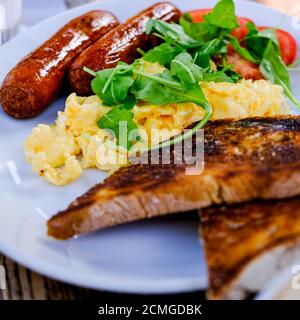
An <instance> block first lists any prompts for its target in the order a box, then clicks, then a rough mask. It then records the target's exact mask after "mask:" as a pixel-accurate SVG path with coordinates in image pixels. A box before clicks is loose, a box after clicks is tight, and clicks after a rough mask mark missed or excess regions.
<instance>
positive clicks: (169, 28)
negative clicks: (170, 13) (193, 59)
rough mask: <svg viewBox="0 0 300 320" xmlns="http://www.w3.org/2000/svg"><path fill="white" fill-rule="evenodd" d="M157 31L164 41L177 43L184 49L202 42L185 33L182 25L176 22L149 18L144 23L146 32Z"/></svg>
mask: <svg viewBox="0 0 300 320" xmlns="http://www.w3.org/2000/svg"><path fill="white" fill-rule="evenodd" d="M155 31H156V32H158V34H159V35H160V37H162V38H163V39H164V40H165V42H166V43H168V44H172V45H177V46H180V47H182V48H185V49H191V48H197V47H199V45H201V44H202V42H199V41H197V40H195V39H193V38H191V37H190V36H189V35H188V34H186V33H185V31H184V29H183V27H182V26H180V25H179V24H176V23H167V22H164V21H162V20H156V19H151V20H150V21H148V23H147V25H146V33H147V34H151V33H153V32H155Z"/></svg>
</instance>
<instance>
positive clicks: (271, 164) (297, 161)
mask: <svg viewBox="0 0 300 320" xmlns="http://www.w3.org/2000/svg"><path fill="white" fill-rule="evenodd" d="M171 154H172V153H171ZM204 154H205V169H204V172H203V173H202V174H201V175H199V176H188V175H186V174H185V169H186V168H187V167H188V166H189V165H187V164H185V163H183V164H181V165H175V164H172V163H171V164H169V165H162V164H158V165H152V164H146V165H142V164H140V165H131V166H128V167H124V168H122V169H120V170H119V171H118V172H116V173H115V174H113V175H112V176H110V177H109V178H108V179H106V180H105V181H104V182H103V183H102V184H99V185H96V186H95V187H93V188H92V189H91V190H90V191H88V192H87V193H86V194H85V195H83V196H82V197H80V198H78V199H77V200H76V201H74V202H73V203H72V204H71V205H70V206H69V208H68V209H67V210H65V211H62V212H60V213H59V214H57V215H56V216H54V217H53V218H52V219H50V220H49V222H48V233H49V235H51V236H54V237H56V238H60V239H65V238H68V237H71V236H73V235H75V234H79V233H85V232H90V231H93V230H97V229H101V228H105V227H109V226H114V225H117V224H121V223H125V222H129V221H134V220H139V219H144V218H148V217H153V216H159V215H164V214H169V213H175V212H182V211H187V210H193V209H197V208H204V207H208V206H211V205H212V204H214V203H217V204H220V203H224V202H225V203H237V202H243V201H249V200H252V199H255V198H263V199H271V198H285V197H292V196H295V195H298V194H300V117H297V116H290V117H273V118H252V119H244V120H237V121H235V120H219V121H214V122H211V123H209V124H208V125H207V126H206V127H205V141H204ZM173 157H174V154H173Z"/></svg>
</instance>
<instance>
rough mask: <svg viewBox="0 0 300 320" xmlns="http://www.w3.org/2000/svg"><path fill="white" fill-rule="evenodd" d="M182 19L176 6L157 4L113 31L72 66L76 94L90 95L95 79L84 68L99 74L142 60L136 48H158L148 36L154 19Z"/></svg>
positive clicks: (71, 82)
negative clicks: (107, 69)
mask: <svg viewBox="0 0 300 320" xmlns="http://www.w3.org/2000/svg"><path fill="white" fill-rule="evenodd" d="M180 15H181V13H180V11H179V10H178V9H177V8H176V7H175V6H174V5H172V4H170V3H167V2H164V3H158V4H155V5H154V6H152V7H149V8H148V9H146V10H144V11H142V12H141V13H139V14H138V15H136V16H134V17H132V18H131V19H129V20H127V21H126V22H125V23H124V24H120V25H119V26H118V27H117V28H115V29H114V30H112V31H110V32H109V33H108V34H107V35H105V36H104V37H102V38H101V39H100V40H98V41H96V42H95V43H94V44H93V45H91V46H90V47H89V48H88V49H86V50H85V51H84V52H83V53H81V54H80V56H79V57H78V58H77V59H76V60H75V61H74V63H73V64H72V66H71V68H70V70H69V81H70V84H71V87H72V88H73V90H74V91H75V92H76V93H77V94H78V95H80V96H88V95H91V94H92V89H91V80H92V79H93V77H92V76H91V75H89V74H88V73H87V72H85V71H84V70H83V67H88V68H90V69H92V70H95V71H98V70H102V69H106V68H112V67H114V66H116V64H117V63H118V61H123V62H126V63H132V62H133V61H134V60H135V59H136V58H137V57H139V54H138V52H137V48H141V49H142V50H147V49H149V48H151V47H153V46H154V45H156V44H157V41H158V40H157V38H156V37H153V36H149V35H146V34H145V27H146V24H147V22H148V21H149V20H150V19H151V18H156V19H161V20H164V21H167V22H171V21H174V22H176V21H178V19H179V17H180Z"/></svg>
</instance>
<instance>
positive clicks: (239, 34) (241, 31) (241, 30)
mask: <svg viewBox="0 0 300 320" xmlns="http://www.w3.org/2000/svg"><path fill="white" fill-rule="evenodd" d="M238 22H239V25H240V26H239V27H238V28H236V29H234V30H232V31H231V35H232V36H234V37H235V38H237V39H238V40H240V41H241V40H243V39H244V38H245V37H246V36H247V34H248V28H247V24H248V23H249V22H252V23H253V21H252V20H251V19H248V18H244V17H238Z"/></svg>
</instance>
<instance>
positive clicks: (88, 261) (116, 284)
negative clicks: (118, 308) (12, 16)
mask: <svg viewBox="0 0 300 320" xmlns="http://www.w3.org/2000/svg"><path fill="white" fill-rule="evenodd" d="M155 2H156V1H155V0H139V1H135V2H134V4H133V2H132V1H127V0H113V1H106V2H104V3H98V4H91V5H87V6H83V7H79V8H76V9H74V10H70V11H67V12H65V13H63V14H60V15H58V16H56V17H54V18H51V19H49V20H47V21H44V22H42V23H40V24H38V25H36V26H35V27H33V28H31V29H28V30H26V31H24V32H23V33H22V34H21V35H19V36H18V37H16V38H14V39H13V40H12V41H10V42H9V43H7V44H5V45H4V46H2V47H0V63H1V68H0V80H1V81H2V79H3V77H4V76H5V74H6V73H7V72H8V70H9V69H10V68H11V67H13V66H14V65H15V64H16V63H17V62H18V61H19V60H20V58H21V57H23V56H24V55H25V54H27V53H28V52H30V51H32V50H33V49H34V48H35V47H37V46H38V45H39V44H41V43H42V42H43V41H44V40H46V39H47V38H48V37H49V36H50V35H51V34H53V33H54V32H55V31H56V30H57V29H58V28H59V27H61V26H62V25H63V24H65V23H66V22H67V21H69V20H70V19H71V18H73V17H75V16H78V15H79V14H81V13H83V12H86V11H88V10H91V9H96V8H101V9H107V10H110V11H112V12H113V13H115V14H116V16H117V17H118V18H119V19H120V20H125V19H126V18H128V17H130V16H131V15H133V14H135V13H137V12H138V11H140V10H142V9H144V8H145V7H147V6H149V5H151V4H153V3H155ZM173 2H174V3H175V4H177V5H178V7H179V8H180V9H182V10H189V9H196V8H199V7H203V8H205V7H211V6H212V5H213V3H214V2H215V1H204V0H203V1H199V2H198V1H194V0H185V1H180V0H176V1H173ZM236 4H237V13H238V14H239V15H243V16H247V17H251V18H252V19H253V20H254V21H255V22H257V23H258V24H261V25H270V26H274V27H277V26H279V25H280V26H281V27H282V28H284V29H286V30H288V31H290V32H292V33H293V34H294V35H295V36H296V37H297V38H298V43H300V39H299V32H297V30H293V29H292V24H291V18H289V17H286V16H284V15H283V14H281V13H278V12H275V11H273V10H271V9H268V8H266V7H263V6H261V5H257V4H254V3H251V2H242V1H236ZM293 82H294V87H295V88H296V87H299V86H300V82H299V79H298V80H297V77H295V76H294V77H293ZM298 98H300V95H299V93H298ZM64 99H65V98H61V99H60V100H58V101H56V102H55V103H54V104H53V106H51V108H49V109H48V110H47V111H46V112H44V113H43V114H42V115H41V116H39V117H38V118H35V119H33V120H26V121H17V120H14V119H11V118H9V117H8V116H6V115H5V114H4V113H3V112H2V110H1V111H0V113H1V114H0V146H1V153H0V203H1V211H0V251H1V252H2V253H4V254H6V255H8V256H10V257H11V258H13V259H14V260H16V261H17V262H19V263H21V264H22V265H24V266H26V267H29V268H31V269H33V270H35V271H37V272H40V273H42V274H44V275H47V276H49V277H52V278H56V279H59V280H62V281H65V282H68V283H72V284H77V285H80V286H85V287H90V288H96V289H106V290H113V291H123V292H132V293H133V292H134V293H167V292H168V293H171V292H183V291H192V290H196V289H203V288H205V286H206V283H207V275H206V268H205V263H204V260H203V255H202V250H201V248H200V246H199V243H198V235H197V221H196V219H190V218H188V217H186V216H181V217H180V218H177V219H176V218H174V219H172V218H169V219H161V220H152V221H144V222H139V223H135V224H130V225H126V226H122V227H118V228H113V229H110V230H107V231H104V232H96V233H93V234H91V235H87V236H83V237H79V238H77V239H72V240H69V241H65V242H59V241H55V240H52V239H50V238H48V237H47V236H46V234H45V231H46V229H45V222H46V220H45V219H46V218H47V217H50V216H51V215H53V214H55V213H56V212H57V211H58V210H60V209H63V208H65V207H66V206H67V204H68V203H69V202H70V201H72V200H73V199H75V198H76V197H77V196H78V195H80V194H82V193H83V192H85V191H86V190H87V189H88V188H89V187H91V186H92V185H94V184H95V183H97V182H99V181H101V180H102V179H103V178H104V174H102V173H99V172H98V171H95V170H89V171H87V172H85V173H84V174H83V176H82V177H81V178H80V179H79V180H78V181H77V182H75V183H73V184H70V185H68V186H65V187H60V188H59V187H54V186H51V185H49V184H47V183H46V182H44V181H43V180H42V179H40V178H39V177H38V176H37V175H36V174H34V173H32V172H31V168H30V166H29V165H28V164H26V163H25V161H24V155H23V148H22V145H23V142H24V139H25V138H26V136H27V135H28V134H29V133H30V132H31V130H32V128H33V127H34V126H35V125H37V124H38V123H51V122H53V121H54V119H55V118H56V113H57V110H62V109H64Z"/></svg>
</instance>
